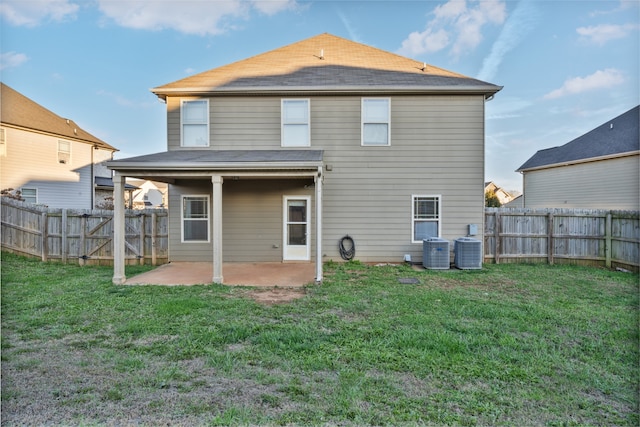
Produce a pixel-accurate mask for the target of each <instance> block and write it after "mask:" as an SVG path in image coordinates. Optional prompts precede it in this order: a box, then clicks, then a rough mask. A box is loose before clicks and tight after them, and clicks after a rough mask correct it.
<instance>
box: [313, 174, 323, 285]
mask: <svg viewBox="0 0 640 427" xmlns="http://www.w3.org/2000/svg"><path fill="white" fill-rule="evenodd" d="M314 180H315V182H316V282H317V283H320V282H322V166H321V167H319V168H318V174H317V175H316V176H315V177H314Z"/></svg>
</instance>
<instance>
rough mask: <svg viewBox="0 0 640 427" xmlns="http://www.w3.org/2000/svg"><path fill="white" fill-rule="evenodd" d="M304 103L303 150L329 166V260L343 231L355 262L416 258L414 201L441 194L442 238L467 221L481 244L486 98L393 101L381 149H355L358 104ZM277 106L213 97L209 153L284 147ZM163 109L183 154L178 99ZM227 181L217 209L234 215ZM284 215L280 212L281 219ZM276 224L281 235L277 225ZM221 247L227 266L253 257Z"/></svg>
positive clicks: (276, 101) (347, 100)
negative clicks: (307, 133) (306, 134)
mask: <svg viewBox="0 0 640 427" xmlns="http://www.w3.org/2000/svg"><path fill="white" fill-rule="evenodd" d="M306 98H308V99H309V100H310V110H311V122H310V126H311V146H310V147H309V148H308V149H315V150H317V149H322V150H324V163H325V166H326V168H325V171H324V187H323V196H324V197H323V208H324V209H323V230H324V233H323V234H324V236H323V255H325V258H324V259H325V261H326V260H329V259H334V260H339V259H340V255H339V251H338V241H339V239H340V238H341V237H343V236H344V235H347V234H348V235H350V236H352V237H353V238H354V240H355V244H356V258H357V259H359V260H362V261H397V262H400V261H402V259H403V255H404V254H407V253H408V254H411V255H412V257H413V258H414V259H416V260H418V259H420V258H421V256H422V244H414V243H411V235H412V230H411V203H412V201H411V196H412V195H413V194H421V195H440V196H442V205H441V209H442V211H441V218H442V219H441V221H442V225H441V230H442V236H441V237H443V238H445V239H448V240H451V241H453V240H455V239H456V238H458V237H461V236H465V235H466V234H467V230H468V229H467V226H468V224H476V225H477V226H478V235H477V236H476V237H477V238H479V239H481V238H482V237H481V236H482V233H483V215H484V211H483V206H484V97H483V96H482V95H478V96H473V95H469V96H453V95H451V96H449V95H443V96H436V95H434V96H390V97H389V99H390V102H391V123H390V127H391V144H390V146H381V147H378V146H364V147H363V146H361V137H360V131H361V120H360V114H361V99H362V97H360V96H315V97H313V96H312V97H306ZM281 99H282V97H266V96H265V97H215V98H211V100H210V114H211V131H210V133H211V148H212V149H225V150H243V149H281V147H280V106H281ZM168 105H169V122H170V127H169V148H170V149H179V144H180V135H179V123H180V120H179V114H178V115H176V114H175V111H176V108H178V111H179V100H178V99H171V98H168ZM299 149H305V148H299ZM327 167H328V168H330V169H331V170H327ZM227 183H228V181H226V180H225V184H224V185H223V188H224V190H223V203H225V208H224V209H231V206H230V205H231V203H229V204H228V205H227V204H226V202H230V201H233V199H229V197H231V196H228V195H227V194H228V193H227V191H229V188H230V187H231V186H227ZM170 206H171V202H170ZM272 209H273V208H272ZM269 212H271V211H269ZM273 212H274V213H273V215H275V211H273ZM174 216H175V215H174ZM281 216H282V215H281V213H279V214H278V218H280V220H281ZM228 221H229V217H228V216H227V215H225V216H224V218H223V227H224V229H225V233H227V229H228V227H230V224H229V222H228ZM278 227H279V228H280V229H281V227H282V225H281V224H280V225H278ZM231 229H232V230H233V227H231ZM178 230H179V228H178ZM252 232H253V231H252ZM254 233H255V232H254ZM239 234H242V233H239ZM247 234H250V233H247ZM272 240H273V237H268V238H266V237H265V243H264V248H263V249H261V250H258V249H257V248H256V249H255V252H256V256H257V255H259V254H264V253H265V252H269V253H271V252H270V251H269V250H267V249H266V248H267V245H268V243H267V242H269V243H270V242H271V241H272ZM280 240H281V239H280ZM227 241H228V237H227V234H225V235H224V242H223V254H224V255H223V256H224V258H225V260H228V261H231V260H236V259H237V258H235V257H244V256H247V257H251V256H253V254H251V253H247V252H242V251H241V252H238V253H232V254H233V256H232V257H231V258H230V255H229V254H228V251H229V250H230V248H227ZM452 247H453V245H452ZM252 250H253V249H252ZM260 251H262V252H260ZM274 253H275V251H274ZM260 256H262V255H260ZM279 256H280V257H281V251H280V254H279ZM279 259H281V258H279ZM238 260H239V259H238Z"/></svg>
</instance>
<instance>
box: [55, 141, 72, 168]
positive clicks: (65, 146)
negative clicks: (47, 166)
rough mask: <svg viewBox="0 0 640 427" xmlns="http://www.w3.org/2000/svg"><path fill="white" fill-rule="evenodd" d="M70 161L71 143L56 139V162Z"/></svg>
mask: <svg viewBox="0 0 640 427" xmlns="http://www.w3.org/2000/svg"><path fill="white" fill-rule="evenodd" d="M70 161H71V143H70V142H69V141H62V140H58V163H62V164H65V165H66V164H68V163H69V162H70Z"/></svg>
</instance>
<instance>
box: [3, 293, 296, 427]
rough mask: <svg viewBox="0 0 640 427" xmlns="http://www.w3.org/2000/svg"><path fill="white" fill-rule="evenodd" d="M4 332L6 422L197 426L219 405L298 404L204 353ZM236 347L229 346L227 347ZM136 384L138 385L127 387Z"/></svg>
mask: <svg viewBox="0 0 640 427" xmlns="http://www.w3.org/2000/svg"><path fill="white" fill-rule="evenodd" d="M247 295H248V296H249V297H251V298H252V299H254V300H255V301H256V302H258V303H260V304H264V305H274V304H282V303H287V302H290V301H293V300H295V299H298V298H302V297H303V296H304V295H305V292H304V290H303V289H294V288H269V289H257V290H248V291H247ZM104 338H105V337H97V341H102V340H103V339H104ZM163 338H164V339H166V340H172V339H174V338H175V337H171V336H167V337H163ZM5 339H7V341H11V348H9V349H4V350H3V362H2V378H3V380H2V426H14V425H21V426H24V425H29V426H32V425H77V424H87V423H88V424H91V425H94V424H96V423H98V424H100V425H108V426H111V425H112V426H123V425H135V426H139V425H153V426H158V425H172V426H182V425H184V426H194V425H201V424H203V423H205V421H204V420H205V419H207V418H208V419H210V418H211V417H210V414H212V413H214V414H215V413H216V412H218V413H221V411H222V408H230V407H240V408H241V407H252V408H255V409H256V410H259V411H260V412H261V413H263V414H264V415H265V416H267V417H269V418H271V417H273V416H277V414H278V412H279V411H291V410H292V409H294V410H295V408H294V406H296V405H299V404H297V403H295V402H290V403H287V402H285V401H286V399H283V397H284V396H285V395H284V394H283V393H281V392H279V391H278V387H279V386H277V385H264V384H261V383H259V382H256V381H253V380H251V379H247V378H246V375H245V376H244V377H242V376H235V375H229V373H228V372H227V373H223V374H221V373H220V372H218V371H217V370H216V369H214V368H211V367H208V366H207V363H206V360H204V359H202V358H198V359H194V360H180V361H171V362H167V361H166V360H164V359H160V358H155V359H154V358H150V357H145V358H144V362H142V359H138V358H136V357H131V358H130V359H127V358H126V356H125V358H124V359H123V358H122V357H123V356H122V354H118V355H116V352H115V351H110V350H105V348H104V346H103V345H101V346H99V347H98V346H95V347H93V346H92V345H91V343H87V342H86V341H78V340H77V339H74V338H73V337H66V338H64V339H61V340H54V341H50V342H47V343H45V344H41V345H40V346H36V347H34V346H33V344H32V343H25V342H22V341H20V340H19V339H18V338H17V337H7V336H5ZM146 344H149V343H144V342H132V343H131V346H132V347H135V346H145V345H146ZM237 350H238V349H237V348H234V347H233V346H232V347H230V348H228V351H229V353H230V354H232V353H233V352H234V351H237ZM120 352H121V351H120V350H119V351H118V353H120ZM142 363H143V364H144V366H142V365H141V364H142ZM245 374H246V372H245ZM255 375H256V376H258V377H264V376H265V375H266V376H271V377H274V378H281V380H279V381H273V384H278V383H280V384H282V383H283V382H284V383H286V382H287V381H286V380H285V381H282V378H286V377H287V375H288V374H287V373H284V372H273V371H269V372H264V371H263V370H262V368H260V367H259V366H256V372H255ZM267 382H269V381H267ZM132 389H135V392H129V391H131V390H132ZM141 390H142V391H143V392H140V391H141ZM216 409H220V411H216ZM205 413H206V414H209V416H208V417H205V416H204V415H203V414H205Z"/></svg>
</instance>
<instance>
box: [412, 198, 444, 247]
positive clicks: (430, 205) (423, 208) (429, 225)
mask: <svg viewBox="0 0 640 427" xmlns="http://www.w3.org/2000/svg"><path fill="white" fill-rule="evenodd" d="M411 199H412V200H411V201H412V209H411V219H412V220H411V233H412V242H413V243H422V240H423V239H428V238H430V237H440V209H441V203H440V196H411Z"/></svg>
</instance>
